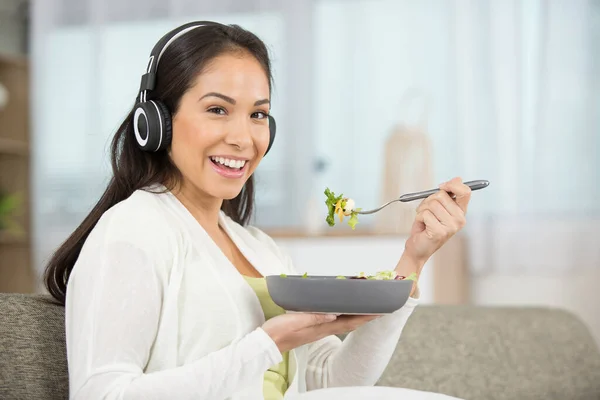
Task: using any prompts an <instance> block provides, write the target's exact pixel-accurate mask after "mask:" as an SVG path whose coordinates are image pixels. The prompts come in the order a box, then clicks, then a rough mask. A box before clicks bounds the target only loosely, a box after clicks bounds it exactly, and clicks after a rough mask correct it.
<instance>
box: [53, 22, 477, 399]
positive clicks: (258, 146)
mask: <svg viewBox="0 0 600 400" xmlns="http://www.w3.org/2000/svg"><path fill="white" fill-rule="evenodd" d="M270 94H271V70H270V63H269V58H268V53H267V49H266V48H265V45H264V44H263V43H262V42H261V41H260V40H259V39H258V38H257V37H256V36H255V35H253V34H252V33H250V32H247V31H245V30H243V29H241V28H239V27H237V26H224V25H220V24H217V23H212V22H200V23H199V22H197V23H191V24H188V25H185V26H183V27H180V28H178V29H176V30H174V31H172V32H171V33H169V34H168V35H166V36H165V37H164V38H163V39H162V40H161V41H160V42H159V43H158V44H157V46H156V47H155V48H154V49H153V52H152V55H151V57H150V62H149V65H148V71H147V73H146V74H145V75H144V76H143V78H142V84H141V87H140V95H139V99H138V103H137V105H136V106H134V109H133V110H132V111H131V113H130V114H129V116H128V117H127V118H126V119H125V121H124V122H123V123H122V125H121V127H120V128H119V130H118V132H117V133H116V135H115V137H114V139H113V143H112V165H113V171H114V177H113V178H112V180H111V181H110V184H109V185H108V188H107V189H106V191H105V193H104V195H103V196H102V198H101V199H100V201H99V202H98V204H97V205H96V206H95V207H94V209H93V210H92V211H91V213H90V214H89V215H88V216H87V218H85V220H84V221H83V223H82V224H81V225H80V226H79V227H78V228H77V229H76V230H75V232H74V233H73V234H72V235H71V237H69V238H68V240H67V241H66V242H65V243H64V244H63V245H62V246H61V247H60V248H59V249H58V251H57V252H56V253H55V254H54V256H53V258H52V260H51V261H50V263H49V265H48V267H47V271H46V285H47V287H48V289H49V291H50V293H51V294H52V295H53V296H54V297H55V298H56V299H58V300H59V301H61V302H63V303H65V304H66V335H67V353H68V362H69V377H70V397H71V398H72V399H85V400H93V399H224V398H233V399H261V398H263V396H264V398H267V399H278V398H282V397H283V396H286V398H287V396H293V395H294V394H297V393H301V392H304V391H307V390H313V389H318V388H325V387H333V386H349V385H353V386H358V385H362V386H366V385H374V384H375V383H376V381H377V380H378V379H379V377H380V375H381V374H382V372H383V370H384V368H385V367H386V365H387V363H388V362H389V359H390V357H391V354H392V352H393V350H394V348H395V346H396V344H397V342H398V339H399V336H400V333H401V331H402V328H403V326H404V324H405V322H406V320H407V319H408V317H409V316H410V314H411V313H412V311H413V309H414V307H415V305H416V304H417V300H416V297H418V296H417V294H416V293H417V291H416V286H415V290H414V293H412V297H411V298H410V299H409V300H408V302H407V303H406V305H405V306H404V307H403V308H402V309H400V310H398V311H396V312H395V313H394V314H391V315H386V316H383V317H373V316H340V317H337V318H336V316H330V315H311V314H303V313H290V314H286V313H285V312H284V311H283V310H281V309H279V308H278V307H276V306H275V305H274V304H273V303H272V301H271V300H270V298H269V296H268V292H267V291H266V289H265V286H264V280H263V279H261V278H262V277H264V276H265V275H271V274H280V273H288V274H293V273H295V269H294V267H293V265H292V263H291V261H290V259H289V258H288V257H287V256H286V255H285V254H284V253H283V252H282V251H281V250H280V249H279V248H278V247H277V246H276V245H275V243H274V241H273V240H272V239H271V238H269V237H268V236H267V235H266V234H264V233H263V232H262V231H260V230H258V229H256V228H254V227H251V226H248V225H247V222H248V220H249V218H250V216H251V213H252V209H253V206H254V203H253V189H254V185H253V179H252V173H253V172H254V171H255V169H256V167H257V166H258V164H259V163H260V161H261V159H262V158H263V156H264V155H265V153H266V152H267V150H268V148H269V147H270V145H271V144H272V142H273V138H274V126H272V125H271V126H270V124H272V123H273V122H274V121H273V120H272V119H271V118H270V116H269V99H270ZM171 131H172V135H171V134H170V132H171ZM441 189H442V190H441V191H440V192H439V193H438V194H436V195H434V196H432V197H430V198H428V199H426V200H425V201H423V203H422V204H421V205H420V207H419V209H418V214H417V217H416V220H415V223H414V228H413V231H412V236H411V237H410V240H408V242H407V244H406V246H405V251H404V253H403V254H402V256H401V258H400V261H399V262H398V265H397V266H396V271H397V272H398V273H399V274H401V275H405V276H408V275H410V274H411V273H413V272H416V273H417V274H419V273H420V272H421V268H422V267H423V265H424V263H425V262H426V260H427V259H428V258H429V257H430V256H431V255H432V254H433V253H434V252H435V251H436V250H437V249H438V248H439V247H440V246H441V245H442V244H443V243H444V242H445V241H446V240H447V239H448V238H449V237H450V236H452V235H453V234H454V233H456V232H457V231H458V230H459V229H460V228H461V227H462V226H463V225H464V221H465V216H464V215H465V212H466V208H467V205H468V203H469V198H470V189H469V188H468V187H467V186H465V185H463V184H462V183H461V181H460V179H454V180H452V181H450V182H447V183H445V184H443V185H442V186H441ZM448 192H451V193H454V194H455V196H456V197H455V198H454V199H453V198H452V197H451V196H449V195H448ZM350 331H352V333H350V334H349V336H348V337H347V339H346V340H344V342H343V343H342V342H341V341H340V340H339V339H338V338H337V337H336V336H334V335H335V334H339V333H346V332H350Z"/></svg>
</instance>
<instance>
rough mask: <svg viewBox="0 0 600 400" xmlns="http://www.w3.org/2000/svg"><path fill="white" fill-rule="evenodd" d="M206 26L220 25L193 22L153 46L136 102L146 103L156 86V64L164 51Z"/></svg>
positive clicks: (171, 32)
mask: <svg viewBox="0 0 600 400" xmlns="http://www.w3.org/2000/svg"><path fill="white" fill-rule="evenodd" d="M207 25H221V24H219V23H216V22H212V21H195V22H189V23H187V24H184V25H181V26H179V27H177V28H175V29H173V30H172V31H170V32H168V33H167V34H165V35H164V36H163V37H162V38H160V40H159V41H158V42H157V43H156V44H155V45H154V47H153V48H152V51H151V52H150V58H149V59H148V66H147V67H146V73H145V74H144V75H142V80H141V82H140V89H139V93H138V101H140V102H142V101H146V96H147V92H148V91H150V90H154V87H155V85H156V71H157V70H158V63H159V62H160V59H161V57H162V55H163V53H164V52H165V50H166V49H167V48H168V47H169V46H170V45H171V43H173V42H174V41H175V40H176V39H177V38H179V37H181V36H183V35H185V34H186V33H188V32H189V31H191V30H193V29H196V28H199V27H201V26H207Z"/></svg>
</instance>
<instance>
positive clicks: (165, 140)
mask: <svg viewBox="0 0 600 400" xmlns="http://www.w3.org/2000/svg"><path fill="white" fill-rule="evenodd" d="M150 101H151V102H152V103H155V104H156V106H157V107H158V109H159V110H160V116H161V117H162V119H161V123H162V132H163V135H162V142H160V143H159V145H158V146H157V149H156V150H155V151H160V150H165V149H167V148H168V147H169V146H170V145H171V139H172V138H173V125H172V121H171V113H170V112H169V109H168V108H167V106H166V105H165V104H164V103H163V102H162V101H155V100H150Z"/></svg>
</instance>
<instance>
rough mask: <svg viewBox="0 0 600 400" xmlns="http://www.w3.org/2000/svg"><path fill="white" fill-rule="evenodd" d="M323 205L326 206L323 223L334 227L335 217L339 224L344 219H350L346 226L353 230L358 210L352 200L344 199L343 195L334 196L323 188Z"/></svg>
mask: <svg viewBox="0 0 600 400" xmlns="http://www.w3.org/2000/svg"><path fill="white" fill-rule="evenodd" d="M325 197H326V198H325V204H326V205H327V217H326V218H325V221H326V222H327V224H328V225H329V226H334V225H335V216H336V215H337V216H338V218H339V219H340V222H342V221H343V220H344V217H350V219H349V220H348V225H349V226H350V227H351V228H352V229H354V228H355V227H356V224H358V212H359V211H360V210H361V209H360V208H355V204H354V200H352V199H350V198H347V197H344V195H343V194H340V195H336V194H335V193H334V192H332V191H331V190H330V189H329V188H325Z"/></svg>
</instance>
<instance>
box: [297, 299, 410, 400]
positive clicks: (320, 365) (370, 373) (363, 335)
mask: <svg viewBox="0 0 600 400" xmlns="http://www.w3.org/2000/svg"><path fill="white" fill-rule="evenodd" d="M417 302H418V301H417V300H416V299H414V298H412V297H411V298H409V299H408V301H407V302H406V304H405V305H404V307H402V308H401V309H399V310H398V311H396V312H394V313H393V314H389V315H385V316H383V317H381V318H378V319H376V320H373V321H370V322H368V323H367V324H365V325H363V326H361V327H360V328H358V329H357V330H355V331H354V332H351V333H350V334H348V336H346V338H345V339H344V341H343V342H342V341H341V340H340V339H339V338H338V337H337V336H328V337H326V338H323V339H321V340H319V341H317V342H314V343H311V344H310V345H308V362H307V364H308V365H307V370H306V388H307V390H314V389H322V388H328V387H336V386H373V385H375V384H376V383H377V381H378V380H379V378H381V375H382V374H383V372H384V370H385V368H386V367H387V365H388V363H389V362H390V359H391V357H392V354H393V353H394V350H395V349H396V346H397V345H398V341H399V340H400V335H401V334H402V330H403V329H404V326H405V324H406V321H408V318H409V317H410V315H411V314H412V312H413V310H414V308H415V306H416V305H417Z"/></svg>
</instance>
